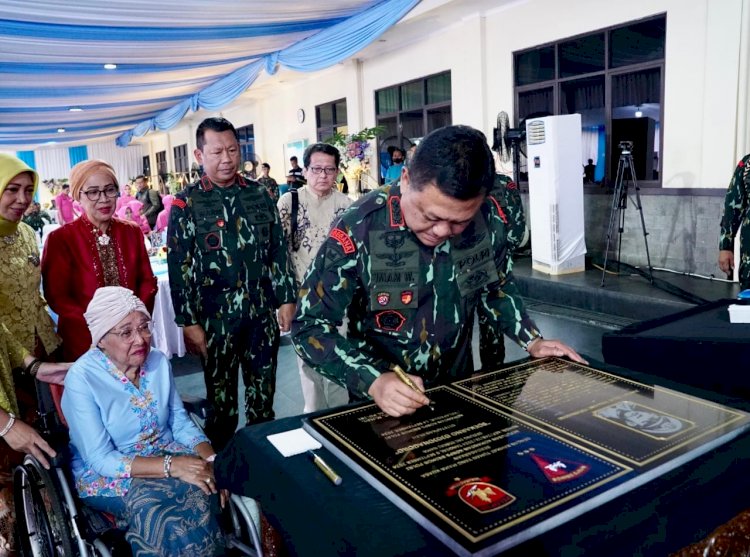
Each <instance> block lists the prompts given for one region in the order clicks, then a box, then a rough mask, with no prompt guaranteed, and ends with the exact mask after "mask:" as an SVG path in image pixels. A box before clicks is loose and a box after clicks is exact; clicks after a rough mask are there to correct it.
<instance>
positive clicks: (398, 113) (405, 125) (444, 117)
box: [375, 72, 453, 181]
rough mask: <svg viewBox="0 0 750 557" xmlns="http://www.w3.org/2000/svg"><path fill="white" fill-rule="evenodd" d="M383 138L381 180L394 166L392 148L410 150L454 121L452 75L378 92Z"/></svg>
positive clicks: (378, 122) (421, 80) (376, 104)
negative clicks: (421, 140)
mask: <svg viewBox="0 0 750 557" xmlns="http://www.w3.org/2000/svg"><path fill="white" fill-rule="evenodd" d="M375 114H376V117H375V118H376V121H377V125H378V126H381V127H382V128H383V130H384V131H383V133H381V134H380V137H379V151H380V153H379V158H380V174H381V181H382V180H383V178H384V176H385V172H386V171H387V170H388V167H389V166H390V164H391V155H390V151H389V148H391V149H392V148H393V147H400V148H402V149H408V148H409V147H411V146H412V145H415V144H416V143H418V142H419V140H420V139H422V138H423V137H424V136H425V135H427V134H428V133H430V132H431V131H433V130H436V129H438V128H442V127H445V126H449V125H451V124H452V122H453V115H452V110H451V73H450V72H443V73H439V74H435V75H431V76H428V77H425V78H421V79H416V80H414V81H408V82H406V83H401V84H399V85H393V86H392V87H387V88H385V89H380V90H378V91H375Z"/></svg>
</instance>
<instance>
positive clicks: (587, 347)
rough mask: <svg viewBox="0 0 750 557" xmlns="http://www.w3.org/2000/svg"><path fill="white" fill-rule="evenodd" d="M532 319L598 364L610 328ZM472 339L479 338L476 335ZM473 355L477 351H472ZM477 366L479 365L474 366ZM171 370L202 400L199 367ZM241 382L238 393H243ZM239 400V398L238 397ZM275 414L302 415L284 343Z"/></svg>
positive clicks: (512, 352)
mask: <svg viewBox="0 0 750 557" xmlns="http://www.w3.org/2000/svg"><path fill="white" fill-rule="evenodd" d="M530 313H531V315H532V317H533V318H534V319H535V321H536V322H537V325H538V326H539V327H540V329H541V330H542V333H543V334H544V336H545V337H546V338H559V339H561V340H563V341H564V342H566V343H568V344H570V345H571V346H573V347H574V348H575V349H576V350H578V351H579V352H581V353H582V354H584V355H585V356H586V357H590V358H595V359H599V360H601V358H602V355H601V335H602V333H603V332H604V331H607V330H611V329H612V327H611V326H608V325H606V324H602V323H592V322H590V321H587V322H584V321H583V320H581V319H571V318H570V317H566V316H563V315H555V314H551V313H539V312H535V311H533V310H530ZM474 338H475V339H477V338H479V335H478V334H477V332H476V331H475V334H474ZM505 344H506V350H507V354H506V362H511V361H514V360H518V359H521V358H525V357H526V356H527V354H526V352H524V351H523V350H522V349H521V348H520V347H518V346H516V345H515V344H513V343H511V342H510V341H507V340H506V343H505ZM474 352H475V353H476V350H475V351H474ZM477 366H478V364H477ZM172 367H173V370H174V374H175V378H176V381H177V389H178V390H179V391H180V393H183V394H191V395H195V396H205V394H206V388H205V384H204V382H203V373H202V372H201V369H200V363H199V362H198V359H197V358H195V357H194V356H184V357H182V358H173V359H172ZM243 388H244V387H243V385H242V380H241V378H240V392H242V389H243ZM240 400H242V398H241V397H240ZM273 407H274V412H275V413H276V417H277V418H284V417H287V416H296V415H298V414H301V413H302V409H303V407H304V403H303V400H302V388H301V386H300V381H299V371H298V369H297V359H296V355H295V353H294V349H293V348H292V346H291V344H288V343H284V344H282V345H281V348H280V349H279V365H278V371H277V374H276V396H275V398H274V405H273ZM243 414H244V412H240V427H243V426H244V425H245V419H244V415H243Z"/></svg>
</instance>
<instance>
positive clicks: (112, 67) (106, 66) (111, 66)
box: [104, 64, 117, 70]
mask: <svg viewBox="0 0 750 557" xmlns="http://www.w3.org/2000/svg"><path fill="white" fill-rule="evenodd" d="M104 69H105V70H116V69H117V64H104Z"/></svg>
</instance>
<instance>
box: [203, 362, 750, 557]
mask: <svg viewBox="0 0 750 557" xmlns="http://www.w3.org/2000/svg"><path fill="white" fill-rule="evenodd" d="M590 361H591V360H590ZM514 363H518V362H514ZM591 363H592V365H593V366H594V367H596V368H599V369H605V370H609V371H613V372H614V373H618V374H620V375H623V376H625V377H628V378H630V379H633V380H636V381H640V382H642V383H646V384H658V385H661V386H664V387H666V388H671V389H675V390H678V391H682V392H685V393H688V394H691V395H694V396H698V397H700V398H705V399H709V400H713V401H715V402H718V403H721V404H726V405H728V406H731V407H734V408H738V409H740V410H745V411H750V402H747V401H745V400H743V399H732V398H729V397H725V396H721V395H717V394H716V393H711V392H708V391H702V390H699V389H695V388H692V387H689V386H685V385H681V384H678V383H675V382H672V381H669V380H666V379H664V378H660V377H655V376H653V375H646V374H642V373H637V372H631V371H628V370H623V369H619V368H615V367H613V366H607V365H606V364H604V363H601V362H596V361H591ZM302 417H303V416H296V417H291V418H284V419H280V420H276V421H273V422H267V423H263V424H258V425H254V426H250V427H246V428H244V429H241V430H240V431H238V432H237V434H236V435H235V436H234V438H233V439H232V441H231V442H230V444H229V445H228V446H227V447H226V449H225V450H224V451H222V452H221V453H220V454H219V455H218V457H217V459H216V462H215V472H216V479H217V484H218V485H219V487H221V488H228V489H230V490H232V491H233V492H236V493H242V494H244V495H247V496H249V497H253V498H255V499H257V500H258V502H259V503H260V505H261V508H262V509H263V511H264V513H266V515H267V517H268V519H269V520H270V521H271V523H272V524H273V525H274V526H275V527H276V528H278V529H279V531H280V532H281V533H282V535H283V537H284V539H285V542H286V544H287V548H288V549H289V552H290V554H291V555H299V556H311V557H326V556H334V555H357V556H358V557H368V556H371V557H388V556H395V555H398V556H417V555H419V556H435V557H439V556H446V555H453V553H452V552H451V551H450V550H449V549H448V548H447V547H446V546H444V545H443V544H442V543H441V542H440V541H438V539H437V538H435V537H433V536H432V535H431V534H430V533H429V532H428V531H427V530H425V529H423V528H422V527H421V526H419V525H418V524H417V523H416V522H415V521H413V520H412V519H411V518H409V517H408V516H407V515H406V514H405V513H404V512H402V511H401V510H400V509H398V508H397V507H396V506H395V505H394V504H392V503H391V502H390V501H389V500H388V499H386V498H385V496H383V495H382V494H381V493H380V492H378V491H377V490H376V489H375V488H373V487H372V486H370V484H368V483H367V482H366V481H365V480H363V479H362V478H360V477H359V476H358V475H357V474H356V473H355V472H353V471H352V470H351V469H349V468H348V467H347V466H346V464H344V463H343V462H342V461H340V460H339V459H338V458H336V457H335V456H334V455H333V454H332V453H331V452H329V451H328V450H326V449H325V448H323V449H320V450H318V451H317V452H318V454H320V455H321V456H322V457H323V458H324V459H325V461H326V462H327V463H328V464H330V465H331V467H333V468H334V469H335V470H336V471H337V472H338V473H339V475H340V476H341V477H342V478H343V483H342V484H341V485H340V486H334V485H333V483H331V481H330V480H328V478H326V476H324V475H323V474H322V473H321V472H320V470H318V468H317V467H315V466H314V465H313V463H312V462H311V460H310V458H309V457H308V456H307V455H304V454H303V455H297V456H293V457H289V458H284V457H283V456H282V455H281V454H280V453H279V452H278V451H277V450H276V448H275V447H274V446H273V445H271V443H270V442H269V441H268V440H267V438H266V436H268V435H270V434H273V433H280V432H283V431H287V430H290V429H294V428H298V427H301V425H302V421H301V419H302ZM748 458H750V434H742V435H740V436H739V437H738V438H736V439H734V440H732V441H730V442H729V443H727V444H725V445H722V446H720V447H718V448H716V449H715V450H713V451H711V452H709V453H708V454H706V455H703V456H700V457H698V458H697V459H695V460H693V461H691V462H689V463H687V464H686V465H683V466H681V467H679V468H677V469H675V470H672V471H671V472H668V473H666V474H664V475H663V476H660V477H658V478H657V479H655V480H653V481H651V482H648V483H647V484H645V485H644V486H641V487H639V488H637V489H635V490H633V491H631V492H629V493H626V494H624V495H621V496H620V497H617V498H615V499H613V500H612V501H610V502H608V503H606V504H604V505H602V506H601V507H598V508H596V509H594V510H592V511H590V512H587V513H585V514H583V515H582V516H579V517H578V518H575V519H573V520H571V521H569V522H567V523H564V524H562V525H561V526H559V527H557V528H555V529H553V530H550V531H549V532H547V533H545V534H541V535H539V536H537V537H536V538H534V539H532V540H530V541H528V542H525V543H523V544H521V545H519V546H516V547H515V548H513V549H511V550H510V551H509V552H506V553H505V554H504V555H513V556H516V555H518V556H521V555H534V556H538V555H565V556H568V555H570V556H572V555H601V556H610V555H622V556H626V555H627V556H632V555H668V554H669V553H670V552H673V551H677V550H679V549H681V548H682V547H684V546H686V545H688V544H690V543H693V542H696V541H699V540H701V539H702V538H703V537H705V536H706V535H707V534H709V533H710V532H711V531H712V530H713V529H714V528H716V527H717V526H719V525H721V524H724V523H725V522H727V521H728V520H730V519H731V518H732V517H733V516H735V515H736V514H737V513H739V512H741V511H742V510H744V509H746V508H750V474H748V473H747V470H748Z"/></svg>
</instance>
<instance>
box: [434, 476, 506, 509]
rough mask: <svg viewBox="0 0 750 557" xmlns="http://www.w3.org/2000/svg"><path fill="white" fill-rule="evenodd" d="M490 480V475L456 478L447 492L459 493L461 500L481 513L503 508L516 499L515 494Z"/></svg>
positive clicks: (449, 493)
mask: <svg viewBox="0 0 750 557" xmlns="http://www.w3.org/2000/svg"><path fill="white" fill-rule="evenodd" d="M488 480H490V478H488V477H482V478H468V479H465V480H461V479H458V478H456V481H455V482H454V483H453V484H451V486H450V487H449V488H448V490H447V491H446V494H447V495H458V498H459V499H461V501H463V502H464V503H466V504H467V505H469V506H470V507H471V508H472V509H474V510H475V511H477V512H480V513H489V512H492V511H496V510H498V509H502V508H503V507H507V506H508V505H510V504H511V503H512V502H513V501H515V500H516V498H515V497H514V496H513V495H511V494H510V493H508V492H507V491H505V490H504V489H501V488H499V487H498V486H496V485H495V484H491V483H490V482H489V481H488Z"/></svg>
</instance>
